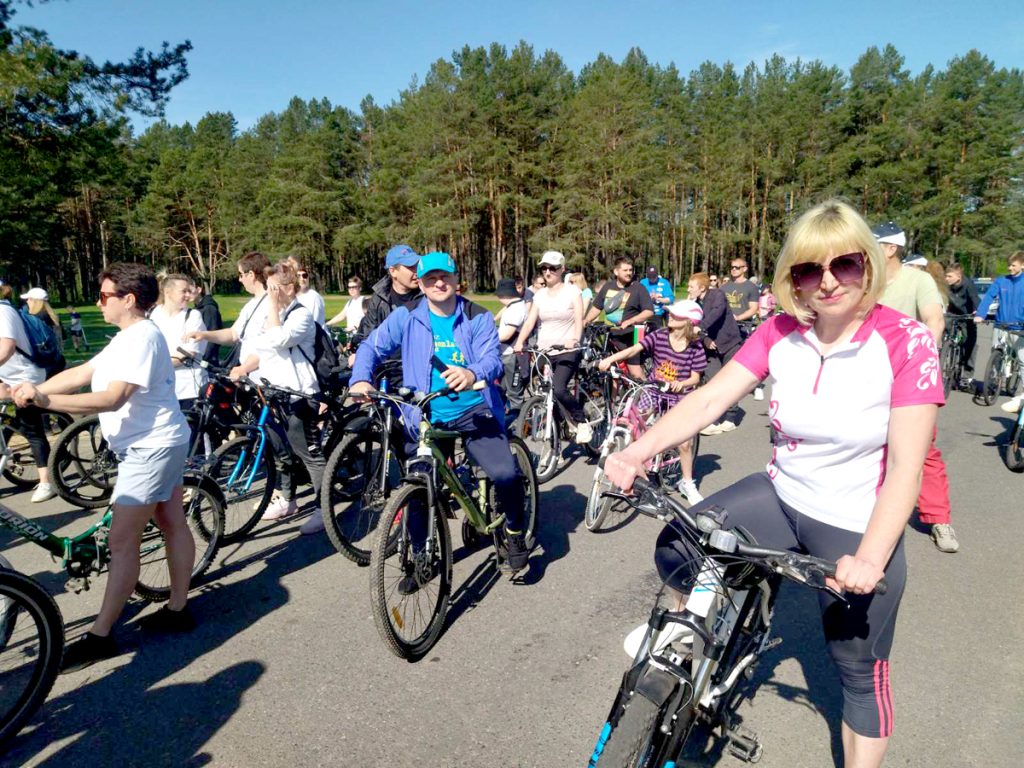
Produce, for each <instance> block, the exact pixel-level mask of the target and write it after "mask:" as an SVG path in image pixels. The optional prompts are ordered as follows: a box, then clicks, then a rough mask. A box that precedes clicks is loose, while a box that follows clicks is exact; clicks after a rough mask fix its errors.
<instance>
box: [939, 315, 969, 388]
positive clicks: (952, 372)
mask: <svg viewBox="0 0 1024 768" xmlns="http://www.w3.org/2000/svg"><path fill="white" fill-rule="evenodd" d="M973 322H974V315H946V330H945V331H943V333H942V347H941V348H940V350H939V363H940V365H941V366H942V389H943V392H944V394H945V396H946V397H949V393H950V392H951V391H952V390H954V389H957V390H959V389H963V385H964V382H963V378H964V363H965V362H966V360H965V359H964V345H965V344H966V343H967V324H968V323H973Z"/></svg>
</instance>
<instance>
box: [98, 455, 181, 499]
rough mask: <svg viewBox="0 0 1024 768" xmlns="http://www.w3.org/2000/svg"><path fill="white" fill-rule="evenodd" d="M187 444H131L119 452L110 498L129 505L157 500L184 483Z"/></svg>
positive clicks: (169, 496)
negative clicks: (122, 451)
mask: <svg viewBox="0 0 1024 768" xmlns="http://www.w3.org/2000/svg"><path fill="white" fill-rule="evenodd" d="M187 457H188V444H187V443H186V444H182V445H176V446H174V447H173V448H129V449H128V450H127V451H126V452H125V453H124V454H123V455H119V456H118V457H117V458H118V465H117V482H116V483H115V484H114V495H113V497H112V498H111V502H112V503H114V504H125V505H130V506H141V505H143V504H158V503H160V502H161V501H167V500H168V499H169V498H171V494H172V493H173V492H174V489H175V488H176V487H177V486H179V485H181V477H182V474H183V473H184V471H185V459H186V458H187Z"/></svg>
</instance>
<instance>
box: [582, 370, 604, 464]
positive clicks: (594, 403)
mask: <svg viewBox="0 0 1024 768" xmlns="http://www.w3.org/2000/svg"><path fill="white" fill-rule="evenodd" d="M580 391H581V397H580V402H581V404H582V406H583V413H584V414H585V415H586V417H587V422H588V423H589V424H590V431H591V437H590V441H589V442H586V443H583V450H585V451H586V452H587V453H588V454H589V455H590V456H591V457H592V458H595V459H596V458H597V457H598V456H600V455H601V447H602V446H603V445H604V441H605V438H607V437H608V429H609V428H610V420H609V418H608V408H607V405H606V403H605V401H604V396H603V395H598V396H594V395H589V394H587V393H586V392H585V391H584V389H583V387H580Z"/></svg>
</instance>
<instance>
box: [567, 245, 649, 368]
mask: <svg viewBox="0 0 1024 768" xmlns="http://www.w3.org/2000/svg"><path fill="white" fill-rule="evenodd" d="M612 275H613V276H614V277H613V278H612V279H610V280H606V281H605V282H604V283H603V284H602V285H601V287H600V288H598V289H597V295H596V296H594V300H593V302H591V304H590V309H589V310H588V311H587V316H586V317H585V318H584V320H583V324H584V325H586V324H587V323H590V322H593V321H594V320H596V319H597V317H598V315H600V314H601V313H602V312H604V315H605V318H606V319H607V320H608V322H609V323H610V324H611V326H612V330H611V331H610V332H609V334H608V346H609V348H610V350H611V351H612V352H621V351H622V350H624V349H629V348H630V347H632V346H633V345H634V344H635V343H636V342H635V340H634V337H633V328H634V326H637V325H641V324H643V323H645V322H647V321H648V320H650V319H651V318H652V317H654V304H652V303H651V295H650V294H649V293H648V292H647V289H646V288H644V287H643V286H642V285H640V283H635V282H633V260H632V259H631V258H629V257H628V256H620V257H619V258H617V259H616V260H615V268H614V269H613V270H612ZM628 365H629V375H630V376H632V377H633V378H635V379H643V378H644V371H643V368H641V367H640V360H639V357H634V358H632V359H631V360H629V361H628Z"/></svg>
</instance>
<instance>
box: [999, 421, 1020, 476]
mask: <svg viewBox="0 0 1024 768" xmlns="http://www.w3.org/2000/svg"><path fill="white" fill-rule="evenodd" d="M1000 448H1001V450H1000V454H1001V455H1002V457H1003V463H1004V464H1005V465H1006V468H1007V469H1009V470H1010V471H1011V472H1024V428H1022V425H1021V420H1020V419H1019V418H1018V419H1017V421H1016V422H1014V425H1013V429H1012V430H1010V439H1009V440H1008V441H1007V442H1006V443H1005V444H1004V445H1002V446H1001V447H1000Z"/></svg>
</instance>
